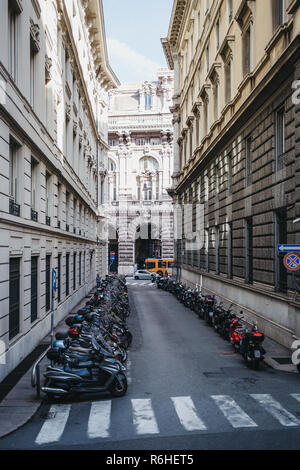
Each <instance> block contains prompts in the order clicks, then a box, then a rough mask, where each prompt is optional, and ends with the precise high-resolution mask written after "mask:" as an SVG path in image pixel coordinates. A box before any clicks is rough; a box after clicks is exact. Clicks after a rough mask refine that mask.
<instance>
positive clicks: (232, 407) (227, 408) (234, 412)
mask: <svg viewBox="0 0 300 470" xmlns="http://www.w3.org/2000/svg"><path fill="white" fill-rule="evenodd" d="M211 397H212V399H213V400H214V401H215V402H216V404H217V406H218V407H219V408H220V410H221V411H222V413H223V414H224V416H225V418H227V419H228V421H229V422H230V424H231V425H232V426H233V427H234V428H249V427H255V426H257V424H256V423H255V422H254V421H253V420H252V419H251V418H250V416H248V415H247V413H245V412H244V411H243V410H242V408H240V406H239V405H238V404H237V403H236V402H235V401H234V400H233V399H232V398H231V397H229V396H227V395H211Z"/></svg>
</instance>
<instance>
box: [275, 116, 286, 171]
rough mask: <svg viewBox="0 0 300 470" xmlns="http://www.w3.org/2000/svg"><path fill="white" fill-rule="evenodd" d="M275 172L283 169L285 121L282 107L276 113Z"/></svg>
mask: <svg viewBox="0 0 300 470" xmlns="http://www.w3.org/2000/svg"><path fill="white" fill-rule="evenodd" d="M275 151H276V170H282V168H283V167H284V152H285V119H284V107H282V108H280V109H279V110H278V111H277V112H276V148H275Z"/></svg>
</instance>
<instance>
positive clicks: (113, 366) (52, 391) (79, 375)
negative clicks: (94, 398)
mask: <svg viewBox="0 0 300 470" xmlns="http://www.w3.org/2000/svg"><path fill="white" fill-rule="evenodd" d="M91 341H92V346H93V350H94V351H95V355H96V356H97V355H98V358H99V356H100V349H101V348H100V346H99V345H98V343H97V342H96V340H95V339H94V338H92V340H91ZM50 353H51V350H50ZM54 354H56V356H55V359H56V360H58V356H57V351H54ZM47 357H48V358H51V354H49V352H48V355H47ZM52 358H53V356H52ZM124 370H125V367H123V366H122V365H121V364H120V363H118V362H117V361H116V362H115V363H112V362H111V361H108V360H106V359H105V358H102V361H101V362H100V363H99V364H98V365H97V366H96V364H95V363H94V362H93V361H91V360H90V361H86V362H85V363H84V362H81V364H80V361H79V360H78V359H77V361H76V360H75V361H74V360H73V361H72V359H70V358H68V357H65V358H64V361H63V364H61V365H50V366H48V367H47V370H46V372H45V374H44V376H45V378H46V381H45V385H44V387H42V391H43V392H45V393H46V394H47V396H48V397H50V398H55V397H57V396H59V397H61V396H68V397H70V396H74V395H75V396H76V395H79V394H82V393H105V392H110V393H111V394H112V395H113V396H115V397H120V396H123V395H125V393H126V391H127V379H126V376H125V374H124V372H123V371H124Z"/></svg>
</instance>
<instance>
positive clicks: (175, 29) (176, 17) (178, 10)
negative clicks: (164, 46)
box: [168, 0, 189, 47]
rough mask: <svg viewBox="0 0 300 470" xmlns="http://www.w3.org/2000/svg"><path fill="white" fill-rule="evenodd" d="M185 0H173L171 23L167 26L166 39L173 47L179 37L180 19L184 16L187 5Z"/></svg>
mask: <svg viewBox="0 0 300 470" xmlns="http://www.w3.org/2000/svg"><path fill="white" fill-rule="evenodd" d="M188 3H189V2H188V1H187V0H175V2H174V6H173V11H172V18H171V24H170V28H169V34H168V39H169V41H170V44H171V46H173V47H175V46H176V44H177V41H178V38H179V33H180V30H181V26H182V21H183V18H184V14H185V10H186V8H187V6H188Z"/></svg>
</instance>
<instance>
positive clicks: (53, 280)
mask: <svg viewBox="0 0 300 470" xmlns="http://www.w3.org/2000/svg"><path fill="white" fill-rule="evenodd" d="M52 289H53V290H54V292H56V271H55V269H52Z"/></svg>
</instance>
